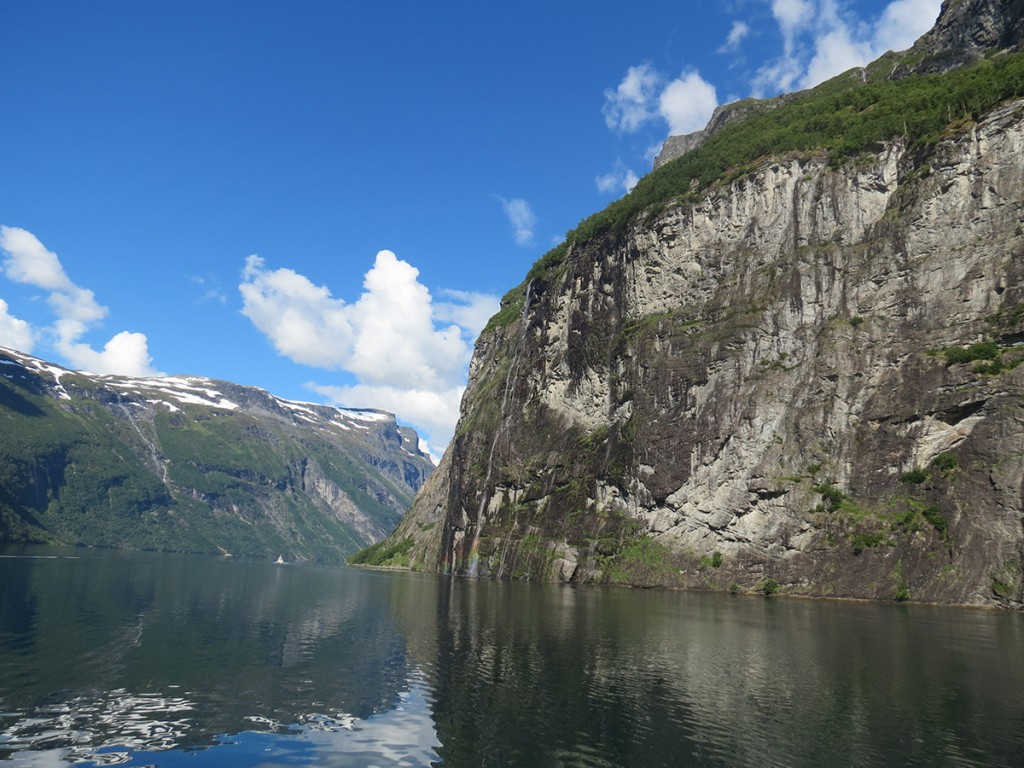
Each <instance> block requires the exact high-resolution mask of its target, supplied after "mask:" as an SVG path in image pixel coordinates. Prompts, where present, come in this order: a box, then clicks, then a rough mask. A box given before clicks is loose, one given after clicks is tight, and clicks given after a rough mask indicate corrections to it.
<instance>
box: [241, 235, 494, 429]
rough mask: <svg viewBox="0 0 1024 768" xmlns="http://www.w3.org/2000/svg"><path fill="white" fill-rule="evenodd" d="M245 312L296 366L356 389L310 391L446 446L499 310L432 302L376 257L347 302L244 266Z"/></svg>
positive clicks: (391, 261)
mask: <svg viewBox="0 0 1024 768" xmlns="http://www.w3.org/2000/svg"><path fill="white" fill-rule="evenodd" d="M239 291H240V292H241V294H242V313H243V314H244V315H245V316H246V317H248V318H249V320H250V321H251V322H252V323H253V325H255V326H256V328H257V329H258V330H259V331H260V332H262V333H263V334H264V335H265V336H266V337H267V339H268V340H269V341H270V342H271V344H273V346H274V348H275V349H276V350H277V352H278V353H279V354H281V355H283V356H284V357H287V358H288V359H290V360H293V361H295V362H297V363H303V364H305V365H310V366H313V367H316V368H322V369H324V370H339V371H340V370H343V371H348V372H349V373H351V374H352V375H354V376H355V377H356V379H357V380H358V383H357V384H356V385H354V386H345V387H336V386H324V385H319V384H314V385H310V386H311V388H313V389H314V390H315V391H317V392H320V393H321V394H323V395H325V396H327V397H330V398H331V399H332V400H333V401H335V402H337V403H338V404H340V405H345V406H348V407H376V408H386V409H387V410H391V411H394V412H395V413H396V414H397V415H398V416H399V418H400V419H402V420H404V421H408V422H410V423H412V424H415V425H416V426H417V427H418V428H420V429H422V430H424V431H425V432H426V433H427V435H426V437H427V439H428V440H429V441H430V443H431V444H432V445H435V446H444V445H446V444H447V442H448V440H450V439H451V435H452V433H453V431H454V429H455V422H456V420H457V419H458V409H459V400H460V399H461V397H462V389H463V387H464V385H465V380H466V369H467V366H468V365H469V360H470V357H471V355H472V343H473V340H474V338H475V337H476V335H477V334H478V333H479V331H480V329H481V328H482V327H483V325H484V324H485V323H486V322H487V319H488V318H489V317H490V316H491V315H492V314H493V313H494V312H496V311H497V309H498V300H497V298H496V297H493V296H489V295H486V294H480V293H470V292H462V291H444V292H443V293H442V295H443V297H444V298H445V299H446V301H440V302H435V301H434V300H433V297H432V296H431V294H430V291H429V290H428V289H427V288H426V286H424V285H423V284H422V283H420V282H419V270H417V269H416V268H415V267H413V266H412V265H411V264H409V263H408V262H405V261H402V260H401V259H399V258H398V257H397V256H396V255H395V254H394V253H392V252H391V251H380V252H379V253H378V254H377V257H376V259H375V261H374V264H373V267H372V268H371V269H370V270H369V271H368V272H367V273H366V275H365V277H364V280H363V292H362V294H361V295H360V296H359V298H358V299H357V300H356V301H355V302H352V303H347V302H345V301H343V300H342V299H339V298H336V297H334V296H333V295H332V293H331V291H330V289H329V288H328V287H327V286H323V285H316V284H314V283H313V282H312V281H311V280H309V278H307V277H305V276H304V275H301V274H299V273H297V272H295V271H294V270H291V269H286V268H281V269H271V268H269V267H268V266H267V264H266V262H265V261H264V260H263V259H262V258H260V257H259V256H255V255H254V256H250V257H249V258H248V259H247V260H246V263H245V269H244V271H243V273H242V282H241V284H240V285H239Z"/></svg>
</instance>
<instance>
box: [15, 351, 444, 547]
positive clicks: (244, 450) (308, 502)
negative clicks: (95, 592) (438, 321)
mask: <svg viewBox="0 0 1024 768" xmlns="http://www.w3.org/2000/svg"><path fill="white" fill-rule="evenodd" d="M0 435H2V439H0V542H19V541H20V542H51V543H60V544H69V545H86V546H99V547H122V548H133V549H151V550H173V551H190V552H224V553H231V554H235V555H242V556H252V557H276V556H278V555H281V556H283V557H285V558H286V559H288V560H292V559H315V560H323V561H338V560H340V559H342V558H343V557H344V556H345V555H346V554H348V553H351V552H353V551H355V550H357V549H359V548H361V547H364V546H366V545H367V544H369V543H372V542H374V541H376V540H378V539H379V538H381V537H382V536H383V535H385V534H386V533H387V532H388V531H389V530H391V529H392V528H393V527H394V526H395V524H396V523H397V522H398V520H399V519H400V518H401V515H402V512H403V511H404V510H405V508H406V507H407V506H408V504H409V503H410V502H411V500H412V498H413V496H414V494H415V492H416V490H417V489H418V488H419V487H420V485H422V483H423V481H424V480H425V479H426V477H427V476H428V475H429V473H430V472H431V470H432V469H433V466H432V464H431V462H430V459H429V457H428V456H427V455H426V454H424V453H423V452H421V450H420V448H419V440H418V438H417V436H416V434H415V432H413V431H412V430H411V429H408V428H404V427H399V426H397V424H396V423H395V420H394V417H393V416H391V415H390V414H386V413H384V412H379V411H354V410H344V409H338V408H332V407H328V406H319V405H312V404H308V403H294V402H290V401H286V400H281V399H278V398H275V397H273V396H272V395H269V394H268V393H266V392H263V391H262V390H258V389H255V388H252V387H242V386H238V385H234V384H229V383H227V382H220V381H211V380H207V379H201V378H194V377H175V378H155V379H129V378H124V377H117V376H94V375H90V374H84V373H78V372H73V371H68V370H65V369H63V368H59V367H58V366H54V365H51V364H48V363H45V362H43V361H41V360H38V359H36V358H32V357H29V356H27V355H22V354H20V353H16V352H14V351H11V350H3V349H0Z"/></svg>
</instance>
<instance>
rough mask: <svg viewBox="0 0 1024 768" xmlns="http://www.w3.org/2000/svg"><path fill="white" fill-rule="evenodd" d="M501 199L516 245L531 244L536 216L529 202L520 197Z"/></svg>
mask: <svg viewBox="0 0 1024 768" xmlns="http://www.w3.org/2000/svg"><path fill="white" fill-rule="evenodd" d="M499 199H500V200H501V207H502V209H503V210H504V211H505V218H507V219H508V221H509V224H511V225H512V229H513V230H514V231H515V238H516V245H522V246H530V245H533V228H534V227H535V226H537V217H536V216H535V215H534V213H533V209H532V208H530V204H529V203H528V202H527V201H526V200H523V199H522V198H519V197H517V198H515V199H513V200H506V199H505V198H503V197H502V198H499Z"/></svg>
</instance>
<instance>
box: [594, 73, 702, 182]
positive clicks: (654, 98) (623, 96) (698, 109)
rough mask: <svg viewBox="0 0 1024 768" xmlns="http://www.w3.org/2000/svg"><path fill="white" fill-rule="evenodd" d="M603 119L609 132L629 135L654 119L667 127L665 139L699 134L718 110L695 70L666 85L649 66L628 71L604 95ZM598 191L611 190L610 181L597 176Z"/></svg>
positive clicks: (659, 75)
mask: <svg viewBox="0 0 1024 768" xmlns="http://www.w3.org/2000/svg"><path fill="white" fill-rule="evenodd" d="M604 95H605V105H604V116H605V122H606V123H607V124H608V127H609V128H612V129H617V130H619V131H622V132H627V133H629V132H633V131H636V130H639V128H640V127H641V126H642V125H644V124H645V123H647V122H649V121H651V120H655V119H657V118H661V119H663V120H664V121H665V122H666V123H667V124H668V133H669V135H678V134H680V133H692V132H693V131H699V130H700V129H701V128H703V127H704V126H705V125H707V122H708V120H710V119H711V114H712V113H713V112H714V111H715V107H717V106H718V98H717V95H716V92H715V87H714V86H713V85H711V84H710V83H709V82H707V81H706V80H705V79H704V78H702V77H701V76H700V73H698V72H697V71H696V70H688V71H685V72H683V73H682V74H681V75H680V76H679V77H678V78H676V79H675V80H671V81H666V78H665V77H664V76H663V75H661V74H660V73H659V72H657V71H655V70H654V69H653V68H652V67H651V66H650V65H649V64H642V65H640V66H637V67H630V68H629V70H628V71H627V72H626V76H625V77H624V78H623V80H622V82H621V83H619V86H618V88H617V89H615V90H614V91H613V90H607V91H605V94H604ZM597 185H598V188H599V189H601V190H602V191H609V190H611V189H614V188H615V187H616V186H618V185H617V183H616V180H615V179H614V178H609V177H608V176H607V175H605V176H599V177H598V179H597Z"/></svg>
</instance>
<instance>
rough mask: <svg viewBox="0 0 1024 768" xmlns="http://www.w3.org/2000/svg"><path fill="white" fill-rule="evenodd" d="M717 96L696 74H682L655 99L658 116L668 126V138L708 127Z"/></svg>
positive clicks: (716, 104)
mask: <svg viewBox="0 0 1024 768" xmlns="http://www.w3.org/2000/svg"><path fill="white" fill-rule="evenodd" d="M717 106H718V94H717V93H716V92H715V86H713V85H711V84H710V83H709V82H707V81H706V80H705V79H704V78H702V77H701V76H700V75H699V74H698V73H697V72H684V73H683V74H682V75H681V76H680V77H679V78H677V79H676V80H673V81H672V82H671V83H669V84H668V85H667V86H665V89H664V90H663V91H662V92H661V96H660V97H659V98H658V112H659V113H660V114H661V116H662V117H663V118H665V122H667V123H668V130H669V135H672V136H678V135H680V134H684V133H693V132H694V131H699V130H700V129H702V128H703V127H704V126H706V125H707V124H708V120H710V119H711V115H712V113H714V111H715V107H717Z"/></svg>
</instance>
